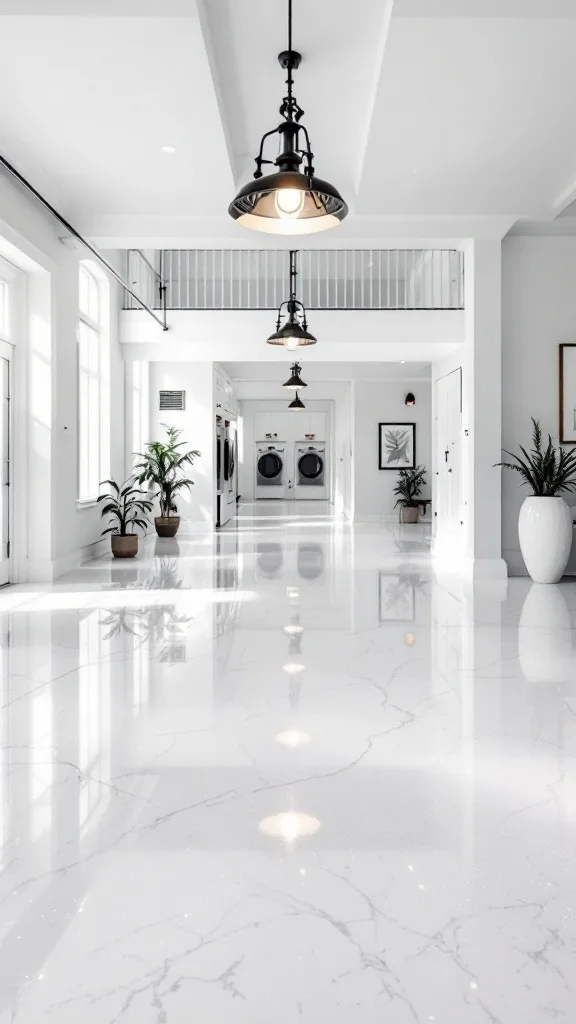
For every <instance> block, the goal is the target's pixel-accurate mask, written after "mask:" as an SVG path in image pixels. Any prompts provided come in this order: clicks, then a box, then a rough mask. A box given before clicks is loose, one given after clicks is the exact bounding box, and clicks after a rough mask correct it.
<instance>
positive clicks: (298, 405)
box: [288, 392, 306, 409]
mask: <svg viewBox="0 0 576 1024" xmlns="http://www.w3.org/2000/svg"><path fill="white" fill-rule="evenodd" d="M288 408H289V409H305V408H306V406H305V405H304V402H303V401H302V400H301V398H300V395H299V394H298V392H296V398H295V399H294V401H293V402H290V405H289V406H288Z"/></svg>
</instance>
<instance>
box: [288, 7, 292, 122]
mask: <svg viewBox="0 0 576 1024" xmlns="http://www.w3.org/2000/svg"><path fill="white" fill-rule="evenodd" d="M288 53H290V54H291V53H292V0H288ZM287 84H288V103H289V109H292V62H291V61H290V63H289V64H288V83H287Z"/></svg>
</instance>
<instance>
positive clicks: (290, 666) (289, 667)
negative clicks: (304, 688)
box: [282, 661, 305, 676]
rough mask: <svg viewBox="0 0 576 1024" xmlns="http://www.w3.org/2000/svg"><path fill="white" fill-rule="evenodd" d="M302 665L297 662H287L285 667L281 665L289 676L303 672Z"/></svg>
mask: <svg viewBox="0 0 576 1024" xmlns="http://www.w3.org/2000/svg"><path fill="white" fill-rule="evenodd" d="M304 667H305V666H304V665H302V664H301V663H300V662H298V661H289V662H288V663H287V664H286V665H282V668H283V669H284V671H285V672H287V673H288V675H289V676H296V675H298V673H299V672H303V671H304Z"/></svg>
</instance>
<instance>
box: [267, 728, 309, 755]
mask: <svg viewBox="0 0 576 1024" xmlns="http://www.w3.org/2000/svg"><path fill="white" fill-rule="evenodd" d="M275 738H276V743H281V744H282V746H283V747H290V749H291V750H296V749H297V748H298V747H303V746H304V745H305V744H306V743H310V742H311V740H312V737H311V736H310V735H309V734H308V733H307V732H300V730H299V729H286V731H285V732H279V733H278V735H277V736H276V737H275Z"/></svg>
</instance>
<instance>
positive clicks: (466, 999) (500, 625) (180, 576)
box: [0, 503, 576, 1024]
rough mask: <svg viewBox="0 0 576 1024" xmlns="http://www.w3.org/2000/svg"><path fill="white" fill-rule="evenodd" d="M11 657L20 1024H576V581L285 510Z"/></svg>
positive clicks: (76, 588) (425, 534)
mask: <svg viewBox="0 0 576 1024" xmlns="http://www.w3.org/2000/svg"><path fill="white" fill-rule="evenodd" d="M0 641H1V666H0V668H1V683H2V700H1V704H2V717H1V729H2V734H1V735H2V752H1V758H2V759H1V765H0V835H1V842H2V846H1V849H2V857H1V860H2V864H1V868H2V871H1V875H0V1024H40V1022H42V1024H80V1022H81V1024H190V1022H192V1021H202V1022H206V1024H271V1022H273V1024H298V1022H300V1021H301V1022H303V1024H384V1022H386V1024H388V1022H389V1024H427V1022H431V1021H433V1022H437V1024H545V1022H548V1021H550V1022H552V1021H554V1022H556V1021H566V1022H574V1020H576V991H575V990H576V970H575V966H574V965H575V964H576V920H575V915H576V872H575V863H576V857H575V854H576V583H573V582H565V583H562V584H560V585H558V586H555V587H542V586H540V587H538V586H532V585H531V584H530V582H529V581H528V580H524V579H512V580H509V581H508V583H507V584H506V585H503V584H485V585H483V586H481V587H476V588H475V589H472V588H471V587H470V586H469V585H467V584H465V583H464V582H463V581H461V580H459V579H458V578H456V577H451V576H444V575H443V574H442V571H441V566H433V564H432V563H431V560H430V556H429V526H427V525H426V524H422V525H419V526H401V525H390V524H373V523H370V524H357V525H354V526H351V525H350V524H348V523H344V522H340V521H339V520H338V519H337V518H336V517H335V516H334V514H333V511H332V510H331V506H328V505H326V504H323V503H318V505H316V504H313V503H310V504H306V503H302V505H296V504H295V503H292V504H291V505H285V506H281V505H276V504H275V503H271V504H267V503H260V504H259V505H257V506H252V507H245V508H241V509H240V512H239V515H238V517H237V518H236V519H235V520H232V521H231V522H230V523H229V524H228V526H227V527H226V529H224V530H222V531H221V532H220V533H219V534H217V535H203V534H197V535H192V534H189V535H182V536H179V537H177V538H176V539H175V540H174V541H156V540H154V539H148V540H147V541H146V542H145V545H144V550H143V553H142V555H141V556H140V557H139V558H138V560H137V561H135V562H127V563H115V562H112V561H111V560H110V559H99V560H96V561H94V562H91V563H89V564H87V565H85V566H83V567H82V568H81V569H79V570H77V571H74V572H72V573H69V574H68V575H67V576H66V577H63V578H62V579H61V580H59V581H58V583H57V584H56V585H54V586H52V587H37V588H36V587H13V588H10V589H8V590H5V591H2V592H1V593H0Z"/></svg>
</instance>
